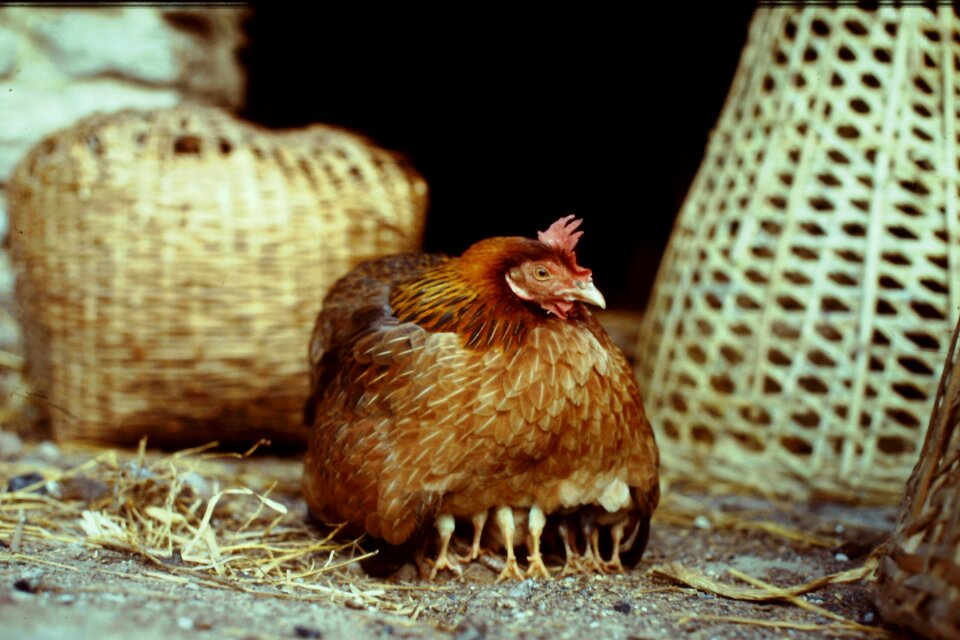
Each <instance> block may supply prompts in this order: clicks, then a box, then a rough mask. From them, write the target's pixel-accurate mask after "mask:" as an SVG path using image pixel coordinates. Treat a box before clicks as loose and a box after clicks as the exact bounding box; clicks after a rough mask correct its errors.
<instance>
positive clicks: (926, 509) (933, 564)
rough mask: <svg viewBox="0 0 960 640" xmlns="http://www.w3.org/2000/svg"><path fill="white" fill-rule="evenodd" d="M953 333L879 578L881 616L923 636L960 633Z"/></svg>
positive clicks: (958, 414) (959, 395)
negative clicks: (925, 429)
mask: <svg viewBox="0 0 960 640" xmlns="http://www.w3.org/2000/svg"><path fill="white" fill-rule="evenodd" d="M957 332H958V333H960V325H958V326H957ZM958 333H954V336H953V344H952V346H951V347H950V358H949V360H948V362H947V366H946V368H945V369H944V372H943V380H942V382H941V383H940V390H939V391H938V393H937V400H936V403H935V405H934V412H933V415H932V417H931V418H930V426H929V428H928V429H927V437H926V440H925V441H924V444H923V451H922V453H921V455H920V462H919V463H918V464H917V467H916V468H915V469H914V470H913V475H912V476H910V481H909V482H908V483H907V491H906V496H905V497H904V500H903V505H902V506H901V509H900V522H899V524H898V526H897V529H896V531H895V532H894V534H893V538H892V540H891V541H890V543H889V544H888V546H887V553H886V555H885V556H884V557H883V559H882V560H881V562H880V577H879V580H878V595H877V607H878V609H879V610H880V613H881V615H882V616H883V618H884V620H886V621H887V622H889V623H892V624H898V625H903V626H906V627H910V628H912V629H913V630H914V631H916V632H918V633H920V634H922V635H923V636H925V637H929V638H944V639H946V638H951V639H954V638H960V358H958V354H957V335H958Z"/></svg>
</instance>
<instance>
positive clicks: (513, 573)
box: [496, 507, 523, 582]
mask: <svg viewBox="0 0 960 640" xmlns="http://www.w3.org/2000/svg"><path fill="white" fill-rule="evenodd" d="M496 520H497V527H499V528H500V535H501V536H502V537H503V546H504V547H506V548H507V564H506V566H504V567H503V571H501V572H500V575H499V576H497V582H500V581H501V580H506V579H507V578H513V579H514V580H523V572H522V571H520V567H519V566H518V565H517V556H516V555H515V554H514V553H513V535H514V532H515V531H516V525H515V523H514V521H513V509H512V508H510V507H497V515H496Z"/></svg>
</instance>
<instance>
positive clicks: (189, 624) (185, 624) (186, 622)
mask: <svg viewBox="0 0 960 640" xmlns="http://www.w3.org/2000/svg"><path fill="white" fill-rule="evenodd" d="M177 626H178V627H180V628H181V629H183V630H184V631H190V630H191V629H193V620H191V619H190V618H188V617H186V616H181V617H180V618H177Z"/></svg>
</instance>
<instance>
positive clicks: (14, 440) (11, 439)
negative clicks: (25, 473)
mask: <svg viewBox="0 0 960 640" xmlns="http://www.w3.org/2000/svg"><path fill="white" fill-rule="evenodd" d="M21 451H23V441H22V440H21V439H20V436H18V435H17V434H15V433H12V432H10V431H0V458H15V457H16V456H18V455H20V452H21Z"/></svg>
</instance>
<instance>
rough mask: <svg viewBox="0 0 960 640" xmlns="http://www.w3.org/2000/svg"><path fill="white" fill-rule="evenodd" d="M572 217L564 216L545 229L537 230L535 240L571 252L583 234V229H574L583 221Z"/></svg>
mask: <svg viewBox="0 0 960 640" xmlns="http://www.w3.org/2000/svg"><path fill="white" fill-rule="evenodd" d="M573 218H574V216H573V215H569V216H564V217H562V218H560V219H559V220H557V221H556V222H554V223H553V224H552V225H550V227H549V228H548V229H547V230H546V231H538V232H537V240H539V241H540V242H542V243H543V244H545V245H548V246H551V247H556V248H557V249H560V250H561V251H568V252H570V253H573V248H574V247H576V246H577V240H579V239H580V236H582V235H583V231H577V230H576V229H577V227H579V226H580V225H581V224H582V223H583V219H578V220H574V219H573ZM571 220H572V222H571Z"/></svg>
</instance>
